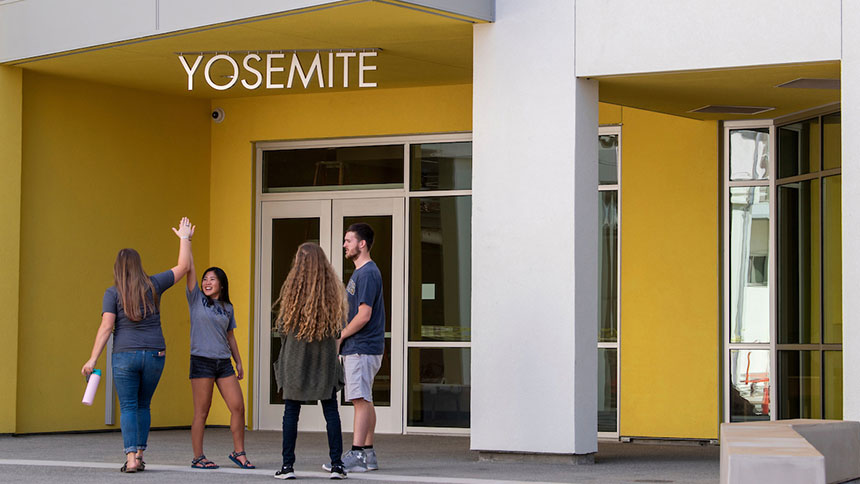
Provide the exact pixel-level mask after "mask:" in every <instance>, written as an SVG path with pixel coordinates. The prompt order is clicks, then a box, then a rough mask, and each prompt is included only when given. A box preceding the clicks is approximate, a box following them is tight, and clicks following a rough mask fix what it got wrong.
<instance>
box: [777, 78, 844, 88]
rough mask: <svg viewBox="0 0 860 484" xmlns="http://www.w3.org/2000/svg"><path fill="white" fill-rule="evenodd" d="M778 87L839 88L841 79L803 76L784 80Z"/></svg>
mask: <svg viewBox="0 0 860 484" xmlns="http://www.w3.org/2000/svg"><path fill="white" fill-rule="evenodd" d="M776 87H790V88H794V89H839V88H840V87H841V83H840V81H839V79H810V78H805V77H801V78H800V79H795V80H793V81H788V82H783V83H782V84H779V85H777V86H776Z"/></svg>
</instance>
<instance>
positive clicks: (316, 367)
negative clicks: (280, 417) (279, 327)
mask: <svg viewBox="0 0 860 484" xmlns="http://www.w3.org/2000/svg"><path fill="white" fill-rule="evenodd" d="M273 367H274V371H275V381H276V382H277V385H278V389H279V390H281V393H282V395H283V397H284V399H286V400H302V401H309V400H328V399H330V398H332V395H334V393H335V392H337V391H340V390H341V389H342V388H343V383H344V376H343V365H341V363H340V359H339V358H338V355H337V340H336V339H333V338H329V339H324V340H322V341H312V342H310V343H309V342H307V341H299V340H297V339H296V338H295V335H294V334H292V333H291V334H283V333H281V354H280V356H279V357H278V361H276V362H275V363H274V364H273Z"/></svg>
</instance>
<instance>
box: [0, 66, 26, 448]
mask: <svg viewBox="0 0 860 484" xmlns="http://www.w3.org/2000/svg"><path fill="white" fill-rule="evenodd" d="M21 74H22V73H21V70H20V69H18V68H15V67H6V66H0V207H2V210H0V227H3V229H2V230H0V334H2V335H3V337H2V338H0V368H2V369H3V370H2V371H0V388H3V391H2V392H0V434H4V433H12V432H15V395H16V391H15V390H16V382H17V380H18V371H17V370H18V274H19V269H20V268H19V263H20V245H19V243H20V236H21V84H22V75H21Z"/></svg>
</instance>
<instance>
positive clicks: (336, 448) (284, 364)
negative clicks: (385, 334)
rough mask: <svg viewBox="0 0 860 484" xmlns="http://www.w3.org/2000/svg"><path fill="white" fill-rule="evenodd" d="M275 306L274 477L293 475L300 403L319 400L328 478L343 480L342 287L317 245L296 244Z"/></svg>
mask: <svg viewBox="0 0 860 484" xmlns="http://www.w3.org/2000/svg"><path fill="white" fill-rule="evenodd" d="M276 305H277V306H278V307H279V309H278V317H277V319H276V321H275V329H276V330H277V331H278V332H279V333H280V334H281V354H280V357H279V358H278V361H277V362H275V379H276V380H277V384H278V388H280V389H282V392H283V397H284V400H285V403H284V422H283V448H282V456H283V465H282V466H281V469H280V470H279V471H277V472H275V478H277V479H295V478H296V474H295V472H294V471H293V465H294V464H295V461H296V453H295V449H296V434H297V430H298V423H299V410H301V405H302V402H303V401H308V400H320V403H321V404H322V411H323V416H324V417H325V421H326V432H327V433H328V449H329V457H330V458H331V471H330V472H331V475H330V478H331V479H343V478H345V477H346V472H345V471H344V469H343V461H342V460H341V453H342V452H343V440H342V437H341V425H340V414H338V411H337V399H336V397H337V392H338V391H339V390H340V389H342V388H343V381H344V380H343V367H342V366H341V364H340V361H339V360H338V356H337V340H338V338H339V337H340V332H341V330H342V329H343V325H344V322H345V321H346V313H347V305H346V291H345V290H344V287H343V283H341V281H340V278H338V277H337V274H336V273H335V272H334V268H332V266H331V264H330V263H329V261H328V259H326V255H325V252H323V250H322V249H321V248H320V246H318V245H316V244H314V243H311V242H306V243H304V244H302V245H301V246H299V249H298V251H296V256H295V258H294V259H293V267H292V268H291V269H290V273H289V275H287V279H286V280H285V281H284V284H283V286H282V287H281V294H280V296H279V297H278V301H277V303H276Z"/></svg>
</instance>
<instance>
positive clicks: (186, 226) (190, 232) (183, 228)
mask: <svg viewBox="0 0 860 484" xmlns="http://www.w3.org/2000/svg"><path fill="white" fill-rule="evenodd" d="M195 228H197V226H196V225H191V221H190V220H188V217H182V220H180V221H179V228H178V229H177V228H174V229H173V233H174V234H176V236H177V237H179V238H180V239H188V240H191V237H193V236H194V229H195Z"/></svg>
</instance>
